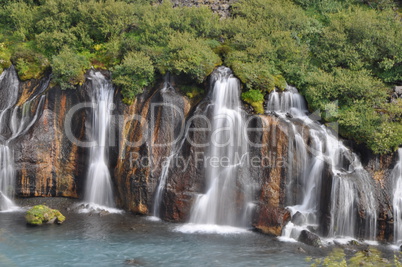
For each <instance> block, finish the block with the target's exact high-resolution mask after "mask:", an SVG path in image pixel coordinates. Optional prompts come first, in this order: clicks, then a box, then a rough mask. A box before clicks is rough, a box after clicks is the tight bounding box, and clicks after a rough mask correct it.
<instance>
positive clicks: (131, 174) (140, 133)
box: [114, 84, 191, 214]
mask: <svg viewBox="0 0 402 267" xmlns="http://www.w3.org/2000/svg"><path fill="white" fill-rule="evenodd" d="M190 108H191V107H190V104H189V101H188V100H187V98H185V97H183V96H182V95H180V94H178V93H177V92H176V91H175V89H174V88H173V87H172V86H170V85H169V84H165V86H163V85H161V86H160V87H159V88H158V89H157V90H155V91H154V92H151V93H150V94H149V95H146V94H144V95H142V96H140V97H139V98H137V99H136V101H135V103H134V104H132V105H131V106H123V105H121V104H120V106H119V111H121V112H122V114H123V115H122V117H121V119H122V120H121V121H120V124H119V139H118V140H119V145H118V152H117V164H116V168H115V171H114V179H115V182H116V188H117V192H118V196H119V200H118V203H119V206H121V207H122V208H124V209H126V210H129V211H132V212H135V213H140V214H150V213H151V208H152V205H153V198H154V192H155V187H156V186H157V183H158V179H159V177H160V174H161V170H162V166H163V164H166V161H167V159H168V157H169V155H170V154H171V152H172V148H173V146H174V143H175V142H177V138H178V137H179V136H180V134H181V133H182V131H184V124H183V122H184V120H185V118H186V116H187V114H188V113H189V111H190Z"/></svg>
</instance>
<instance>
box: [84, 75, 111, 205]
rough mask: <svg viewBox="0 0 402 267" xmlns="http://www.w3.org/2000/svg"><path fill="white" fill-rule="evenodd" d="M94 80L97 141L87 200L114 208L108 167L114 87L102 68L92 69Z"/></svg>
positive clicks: (93, 134)
mask: <svg viewBox="0 0 402 267" xmlns="http://www.w3.org/2000/svg"><path fill="white" fill-rule="evenodd" d="M88 79H89V80H91V82H92V88H93V90H92V91H91V92H90V97H91V102H92V121H91V124H92V127H91V132H90V133H88V134H89V135H90V136H91V137H92V140H91V141H92V142H94V144H93V145H92V146H91V149H90V154H89V169H88V176H87V182H86V191H85V201H86V202H88V203H89V204H90V205H95V206H97V205H99V206H104V207H110V208H113V207H114V206H115V203H114V199H113V188H112V180H111V176H110V172H109V168H108V160H109V155H108V152H109V149H108V142H109V127H110V120H111V115H110V109H111V107H112V104H113V93H114V89H113V86H112V84H111V82H110V81H108V80H107V79H106V78H105V77H104V76H103V75H102V74H101V73H100V72H94V71H91V72H90V74H89V77H88Z"/></svg>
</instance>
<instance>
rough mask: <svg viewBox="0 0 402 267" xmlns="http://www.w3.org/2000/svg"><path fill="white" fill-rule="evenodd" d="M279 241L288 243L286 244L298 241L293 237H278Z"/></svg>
mask: <svg viewBox="0 0 402 267" xmlns="http://www.w3.org/2000/svg"><path fill="white" fill-rule="evenodd" d="M277 239H278V240H279V241H281V242H286V243H297V242H298V241H297V240H296V239H294V238H291V237H286V236H278V237H277Z"/></svg>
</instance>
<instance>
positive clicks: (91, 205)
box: [78, 203, 124, 214]
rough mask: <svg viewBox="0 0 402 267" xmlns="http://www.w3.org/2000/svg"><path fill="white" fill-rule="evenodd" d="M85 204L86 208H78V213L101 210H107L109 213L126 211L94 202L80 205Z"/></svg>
mask: <svg viewBox="0 0 402 267" xmlns="http://www.w3.org/2000/svg"><path fill="white" fill-rule="evenodd" d="M81 205H84V208H80V209H78V213H90V212H101V211H107V212H109V213H114V214H122V213H124V210H119V209H116V208H110V207H106V206H102V205H98V204H94V203H81V204H78V207H79V206H81Z"/></svg>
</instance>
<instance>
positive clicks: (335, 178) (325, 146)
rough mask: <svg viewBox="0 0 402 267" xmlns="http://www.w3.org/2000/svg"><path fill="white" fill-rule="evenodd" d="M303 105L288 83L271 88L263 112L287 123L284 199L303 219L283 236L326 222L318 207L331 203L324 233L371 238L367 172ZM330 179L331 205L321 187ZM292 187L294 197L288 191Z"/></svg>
mask: <svg viewBox="0 0 402 267" xmlns="http://www.w3.org/2000/svg"><path fill="white" fill-rule="evenodd" d="M305 103H306V102H305V100H304V98H303V97H302V96H301V95H300V94H299V93H298V91H297V89H296V88H294V87H291V86H288V87H287V88H286V90H285V91H284V92H278V91H276V90H275V91H273V92H272V93H271V94H270V95H269V98H268V105H267V112H270V113H275V114H277V115H278V116H279V117H280V118H281V119H282V120H284V121H285V122H286V123H288V124H289V125H290V129H291V131H290V133H289V139H290V141H289V144H290V145H289V167H288V174H287V177H288V178H287V179H288V181H287V185H286V192H287V196H286V197H287V199H288V201H287V203H288V204H289V206H288V209H289V210H290V211H291V215H292V216H293V215H295V214H296V213H298V216H302V217H303V220H302V223H300V222H299V223H298V225H294V224H293V223H291V222H290V223H288V225H287V226H286V227H285V229H284V231H283V233H282V237H284V239H286V238H294V239H298V236H299V234H300V232H301V231H302V230H307V229H308V230H309V231H311V229H315V230H317V228H318V227H319V226H320V225H323V224H324V223H323V222H322V221H321V220H322V217H323V214H322V208H323V207H324V206H325V205H328V204H329V213H330V217H331V218H330V221H329V225H328V230H327V232H328V233H326V235H327V236H328V237H356V236H359V237H364V238H367V239H375V235H376V219H377V217H376V206H377V203H376V201H375V197H374V196H373V193H372V192H374V191H373V188H372V184H371V180H370V176H369V175H368V173H367V172H366V171H365V170H364V169H363V167H362V166H361V163H360V161H359V159H358V157H357V155H355V154H354V153H352V152H351V151H350V150H349V149H348V148H347V147H345V146H344V145H343V143H342V142H341V141H340V140H339V139H338V138H337V137H336V136H334V135H333V133H332V132H331V131H330V130H329V129H328V128H327V127H326V126H324V125H320V124H319V123H318V122H317V121H316V120H314V119H312V118H310V117H309V116H307V115H306V114H307V108H306V104H305ZM306 129H308V131H306ZM328 173H329V174H330V175H328ZM328 176H330V177H328ZM331 178H332V188H331V196H330V199H331V201H330V202H331V203H323V201H322V199H321V198H322V197H323V196H322V190H323V188H322V186H323V184H324V183H326V184H328V180H327V179H331ZM296 187H298V188H297V189H296V190H293V189H294V188H296ZM294 191H296V192H297V196H293V195H292V192H294ZM359 204H361V205H364V206H363V207H360V206H359ZM324 208H325V207H324ZM359 212H360V214H363V217H364V221H365V228H364V229H359V228H358V222H357V218H358V216H359ZM313 231H314V230H313ZM321 232H323V231H321Z"/></svg>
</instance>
